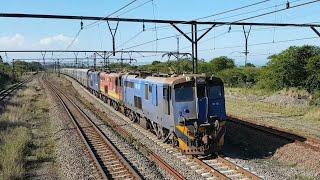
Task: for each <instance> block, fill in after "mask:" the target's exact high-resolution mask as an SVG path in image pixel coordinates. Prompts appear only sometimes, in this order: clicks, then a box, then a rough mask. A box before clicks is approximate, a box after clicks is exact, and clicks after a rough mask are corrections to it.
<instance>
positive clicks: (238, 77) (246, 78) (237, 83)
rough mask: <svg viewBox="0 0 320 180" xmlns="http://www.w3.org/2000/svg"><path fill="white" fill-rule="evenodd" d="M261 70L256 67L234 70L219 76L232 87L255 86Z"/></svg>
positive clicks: (221, 73)
mask: <svg viewBox="0 0 320 180" xmlns="http://www.w3.org/2000/svg"><path fill="white" fill-rule="evenodd" d="M259 75H260V69H259V68H254V67H241V68H232V69H227V70H224V71H221V72H219V73H218V74H217V76H218V77H220V78H221V79H222V80H223V82H224V83H225V84H226V85H227V86H230V87H242V86H253V85H255V84H256V83H257V81H258V77H259Z"/></svg>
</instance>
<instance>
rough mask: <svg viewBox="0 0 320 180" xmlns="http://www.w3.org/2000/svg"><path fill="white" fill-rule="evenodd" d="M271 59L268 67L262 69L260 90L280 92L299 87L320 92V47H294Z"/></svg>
mask: <svg viewBox="0 0 320 180" xmlns="http://www.w3.org/2000/svg"><path fill="white" fill-rule="evenodd" d="M269 59H270V61H269V63H268V64H267V66H266V67H265V68H263V69H262V73H261V76H260V79H259V83H258V86H259V87H260V88H265V89H270V90H279V89H283V88H289V87H297V88H304V89H307V90H308V91H309V92H312V91H316V90H319V87H320V69H319V67H320V48H319V47H315V46H302V47H296V46H293V47H290V48H288V49H287V50H285V51H283V52H281V53H279V54H276V55H273V56H271V57H269Z"/></svg>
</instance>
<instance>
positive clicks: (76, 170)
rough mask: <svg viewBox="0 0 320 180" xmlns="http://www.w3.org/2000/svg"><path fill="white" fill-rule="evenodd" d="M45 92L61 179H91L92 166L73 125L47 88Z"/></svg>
mask: <svg viewBox="0 0 320 180" xmlns="http://www.w3.org/2000/svg"><path fill="white" fill-rule="evenodd" d="M45 91H46V93H47V94H48V100H49V102H50V117H51V118H52V120H53V121H52V123H53V125H52V127H54V129H53V131H54V132H55V133H54V140H55V141H56V149H55V153H56V155H55V156H56V157H57V166H58V169H59V170H60V172H59V173H60V176H61V179H75V180H76V179H91V178H92V177H93V175H92V173H91V172H92V165H91V163H90V160H89V158H88V156H87V154H86V152H85V150H84V147H83V146H81V144H82V142H81V140H80V138H79V136H78V135H77V132H76V130H75V129H74V127H73V124H72V123H71V121H70V119H69V117H68V116H67V115H66V113H65V110H64V109H63V108H62V106H60V105H59V104H58V103H57V99H56V98H55V97H54V95H53V94H52V93H51V91H49V89H47V87H46V88H45ZM79 145H80V146H79Z"/></svg>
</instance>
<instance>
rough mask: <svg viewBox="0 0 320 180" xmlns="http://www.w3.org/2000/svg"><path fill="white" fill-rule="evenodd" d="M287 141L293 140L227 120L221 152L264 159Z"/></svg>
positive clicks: (225, 154) (233, 156)
mask: <svg viewBox="0 0 320 180" xmlns="http://www.w3.org/2000/svg"><path fill="white" fill-rule="evenodd" d="M289 143H293V140H288V139H284V138H280V137H278V136H276V135H273V134H270V133H267V132H262V131H259V130H256V129H252V128H250V127H247V126H244V125H240V124H235V123H233V122H230V121H228V122H227V132H226V136H225V143H224V147H223V149H222V154H223V155H224V156H227V157H231V158H239V159H265V158H269V157H271V156H272V155H273V154H274V153H275V152H276V150H277V149H279V148H281V147H283V146H285V145H286V144H289Z"/></svg>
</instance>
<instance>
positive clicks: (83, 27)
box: [59, 0, 137, 56]
mask: <svg viewBox="0 0 320 180" xmlns="http://www.w3.org/2000/svg"><path fill="white" fill-rule="evenodd" d="M136 1H137V0H133V1H131V2H129V3H128V4H125V5H124V6H122V7H120V8H119V9H117V10H116V11H114V12H112V13H110V14H109V15H108V16H106V17H104V18H102V19H101V20H97V21H94V22H92V23H90V24H88V25H86V26H84V25H83V21H82V20H81V22H80V29H79V31H78V32H77V33H76V35H75V36H74V38H73V40H72V41H71V43H70V44H69V45H68V46H67V47H66V49H67V50H68V49H69V48H70V47H71V46H72V45H73V44H74V42H75V41H76V40H77V38H78V37H79V35H80V33H81V31H82V30H83V29H85V28H88V27H90V26H92V25H94V24H96V23H98V22H100V21H102V20H104V19H105V18H108V17H110V16H112V15H114V14H116V13H118V12H120V11H121V10H123V9H125V8H126V7H128V6H130V5H131V4H133V3H134V2H136ZM60 55H62V53H61V54H60ZM60 55H59V56H60Z"/></svg>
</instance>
